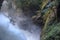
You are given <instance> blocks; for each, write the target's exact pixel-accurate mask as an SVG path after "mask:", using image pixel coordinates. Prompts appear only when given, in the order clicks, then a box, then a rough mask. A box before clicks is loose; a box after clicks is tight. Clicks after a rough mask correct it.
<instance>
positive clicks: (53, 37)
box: [14, 0, 60, 40]
mask: <svg viewBox="0 0 60 40" xmlns="http://www.w3.org/2000/svg"><path fill="white" fill-rule="evenodd" d="M14 1H15V3H16V5H17V8H22V10H23V11H25V10H29V11H31V10H32V9H34V10H35V11H34V10H33V11H34V12H33V15H32V16H31V18H32V19H33V20H34V22H35V24H36V23H37V24H39V25H40V24H41V25H43V26H42V33H41V40H60V22H58V19H59V16H58V13H57V6H58V5H59V2H60V1H59V0H14ZM32 6H33V7H32ZM31 7H32V9H30V8H31ZM34 7H35V8H34ZM27 8H28V9H27ZM26 12H28V11H26ZM25 14H26V13H25ZM28 14H29V13H28ZM30 14H31V13H30ZM41 20H42V21H41Z"/></svg>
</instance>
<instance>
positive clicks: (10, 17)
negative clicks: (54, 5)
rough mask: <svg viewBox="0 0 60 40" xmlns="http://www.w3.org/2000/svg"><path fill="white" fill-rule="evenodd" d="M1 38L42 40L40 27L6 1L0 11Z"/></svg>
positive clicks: (4, 39) (3, 39)
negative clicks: (9, 6) (10, 6)
mask: <svg viewBox="0 0 60 40" xmlns="http://www.w3.org/2000/svg"><path fill="white" fill-rule="evenodd" d="M0 35H1V36H0V40H40V28H39V27H38V26H36V25H34V24H33V23H32V21H31V19H30V18H28V17H26V16H24V15H23V12H22V11H21V10H20V11H19V12H16V10H15V9H14V7H12V8H10V9H8V2H7V1H4V2H3V4H2V7H1V12H0Z"/></svg>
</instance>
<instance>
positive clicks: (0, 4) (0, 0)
mask: <svg viewBox="0 0 60 40" xmlns="http://www.w3.org/2000/svg"><path fill="white" fill-rule="evenodd" d="M3 1H4V0H0V9H1V6H2V3H3Z"/></svg>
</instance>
